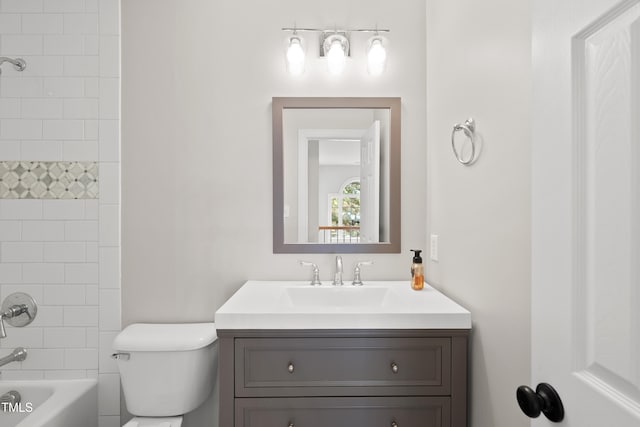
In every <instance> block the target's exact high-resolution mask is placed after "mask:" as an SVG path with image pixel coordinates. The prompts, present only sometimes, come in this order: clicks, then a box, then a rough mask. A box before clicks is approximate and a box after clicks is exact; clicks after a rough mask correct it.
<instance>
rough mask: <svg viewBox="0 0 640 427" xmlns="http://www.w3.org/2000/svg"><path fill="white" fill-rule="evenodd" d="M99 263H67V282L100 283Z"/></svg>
mask: <svg viewBox="0 0 640 427" xmlns="http://www.w3.org/2000/svg"><path fill="white" fill-rule="evenodd" d="M98 280H99V273H98V263H82V264H65V283H68V284H74V283H82V284H85V283H86V284H98Z"/></svg>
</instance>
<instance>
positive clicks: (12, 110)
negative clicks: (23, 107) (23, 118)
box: [0, 98, 20, 119]
mask: <svg viewBox="0 0 640 427" xmlns="http://www.w3.org/2000/svg"><path fill="white" fill-rule="evenodd" d="M0 117H2V118H3V119H19V118H20V100H19V99H17V98H7V99H4V98H0Z"/></svg>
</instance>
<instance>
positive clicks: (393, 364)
mask: <svg viewBox="0 0 640 427" xmlns="http://www.w3.org/2000/svg"><path fill="white" fill-rule="evenodd" d="M391 372H393V373H394V374H397V373H398V364H397V363H396V362H391ZM394 422H395V421H394ZM393 427H395V426H393Z"/></svg>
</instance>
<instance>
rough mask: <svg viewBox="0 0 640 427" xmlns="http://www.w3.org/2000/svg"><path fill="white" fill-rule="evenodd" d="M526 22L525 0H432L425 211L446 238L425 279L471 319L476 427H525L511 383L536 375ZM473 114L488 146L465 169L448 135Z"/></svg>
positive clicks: (431, 224)
mask: <svg viewBox="0 0 640 427" xmlns="http://www.w3.org/2000/svg"><path fill="white" fill-rule="evenodd" d="M496 11H499V13H497V12H496ZM530 20H531V12H530V2H529V0H517V1H514V0H487V1H483V2H478V1H474V0H457V1H455V2H452V1H450V0H430V1H428V2H427V124H428V126H427V128H428V131H427V139H428V141H429V145H428V153H427V157H428V159H429V160H428V166H429V168H428V169H429V175H428V180H429V187H428V188H429V191H428V193H427V196H428V209H427V219H428V230H429V233H433V234H437V235H438V236H439V246H440V247H439V249H440V250H439V258H440V261H439V262H437V263H436V262H428V263H427V264H426V269H427V280H428V281H430V282H431V283H432V284H434V285H436V286H437V287H439V288H440V289H441V290H443V291H444V292H445V293H447V294H448V295H450V296H452V297H453V298H454V299H456V300H457V301H458V302H460V303H461V304H463V305H464V306H466V307H467V308H468V309H469V310H470V311H471V313H472V317H473V319H474V321H473V326H474V331H473V340H472V344H471V348H472V355H473V357H472V364H471V372H472V377H471V385H472V393H471V405H472V411H471V414H472V427H518V426H520V427H523V426H528V425H529V420H528V418H526V417H525V416H524V415H522V414H521V413H520V412H519V409H518V407H517V404H516V401H515V389H516V387H517V386H518V385H520V384H527V383H528V382H529V378H530V375H529V372H530V354H529V353H530V319H529V312H530V283H531V278H530V275H531V273H530V270H531V262H530V243H531V235H530V234H531V233H530V228H531V220H530V197H531V190H530V173H531V167H530V163H531V156H530V149H531V117H530V115H531V111H530V109H531V107H530V104H531V80H532V77H531V76H532V70H531V53H532V52H531V23H530ZM469 116H472V117H474V118H475V119H476V121H477V130H478V133H479V134H480V135H481V137H482V139H483V147H482V153H481V155H480V158H479V160H478V162H477V163H476V164H475V165H473V166H472V167H465V166H462V165H460V164H459V163H458V162H457V161H456V160H455V158H454V156H453V153H452V150H451V142H450V141H451V140H450V138H451V130H452V127H453V125H454V124H455V123H460V122H464V121H465V119H466V118H467V117H469ZM427 257H428V254H427Z"/></svg>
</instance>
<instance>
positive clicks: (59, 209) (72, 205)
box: [42, 200, 84, 219]
mask: <svg viewBox="0 0 640 427" xmlns="http://www.w3.org/2000/svg"><path fill="white" fill-rule="evenodd" d="M42 203H43V212H44V213H43V216H44V218H45V219H84V203H83V201H82V200H44V201H43V202H42Z"/></svg>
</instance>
